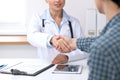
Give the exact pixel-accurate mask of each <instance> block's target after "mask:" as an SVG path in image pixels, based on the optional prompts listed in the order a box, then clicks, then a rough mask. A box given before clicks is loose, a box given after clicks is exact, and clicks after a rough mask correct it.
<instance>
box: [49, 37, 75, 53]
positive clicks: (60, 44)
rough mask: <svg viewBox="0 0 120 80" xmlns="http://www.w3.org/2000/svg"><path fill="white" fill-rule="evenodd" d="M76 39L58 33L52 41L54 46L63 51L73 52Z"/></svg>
mask: <svg viewBox="0 0 120 80" xmlns="http://www.w3.org/2000/svg"><path fill="white" fill-rule="evenodd" d="M75 41H76V39H74V38H72V39H71V38H69V37H67V36H63V35H56V36H53V37H52V38H51V40H50V42H51V43H52V44H53V46H54V48H55V49H56V50H58V51H60V52H61V53H68V52H71V51H72V50H73V49H75V48H76V46H75V45H76V42H75Z"/></svg>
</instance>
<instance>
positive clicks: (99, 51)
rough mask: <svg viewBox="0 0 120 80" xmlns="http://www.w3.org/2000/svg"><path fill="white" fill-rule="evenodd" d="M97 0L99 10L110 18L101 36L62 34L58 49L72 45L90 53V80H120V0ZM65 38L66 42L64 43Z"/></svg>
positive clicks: (63, 49)
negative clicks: (82, 36) (73, 36)
mask: <svg viewBox="0 0 120 80" xmlns="http://www.w3.org/2000/svg"><path fill="white" fill-rule="evenodd" d="M95 1H96V5H97V8H98V10H99V12H101V13H103V14H105V15H106V17H107V20H108V23H107V24H106V26H105V28H104V29H103V31H102V33H101V34H100V36H97V37H93V38H79V39H75V38H73V39H69V38H67V37H62V36H61V39H63V40H61V42H60V41H59V45H58V47H57V48H56V49H57V50H59V51H62V52H69V50H70V49H68V50H65V47H66V46H68V45H70V46H71V47H72V49H75V48H79V49H81V50H83V51H86V52H88V53H90V56H89V59H88V66H89V77H88V80H120V0H95ZM64 40H66V41H67V42H66V44H62V41H64ZM64 42H65V41H64ZM63 45H64V46H63Z"/></svg>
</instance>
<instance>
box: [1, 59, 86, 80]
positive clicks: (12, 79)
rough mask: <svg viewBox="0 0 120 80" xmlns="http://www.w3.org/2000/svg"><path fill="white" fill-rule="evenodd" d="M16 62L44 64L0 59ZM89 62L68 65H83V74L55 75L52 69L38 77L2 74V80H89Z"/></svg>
mask: <svg viewBox="0 0 120 80" xmlns="http://www.w3.org/2000/svg"><path fill="white" fill-rule="evenodd" d="M13 61H14V62H15V61H23V62H28V63H34V64H40V63H44V62H43V61H41V60H39V59H0V63H1V62H2V63H3V62H7V63H10V62H13ZM86 63H87V60H86V59H84V60H80V61H75V62H70V63H68V64H81V65H83V70H82V73H81V74H53V73H52V71H53V69H54V68H55V66H54V67H52V68H50V69H48V70H46V71H44V72H42V73H41V74H39V75H37V76H22V75H9V74H0V80H87V78H88V67H87V65H86Z"/></svg>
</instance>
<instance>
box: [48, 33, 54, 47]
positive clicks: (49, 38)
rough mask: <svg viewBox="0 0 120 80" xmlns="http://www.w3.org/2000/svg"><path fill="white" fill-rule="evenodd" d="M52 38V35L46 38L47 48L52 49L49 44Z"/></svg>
mask: <svg viewBox="0 0 120 80" xmlns="http://www.w3.org/2000/svg"><path fill="white" fill-rule="evenodd" d="M53 36H54V35H50V36H48V37H47V46H48V47H53V46H52V44H51V43H50V40H51V38H52V37H53Z"/></svg>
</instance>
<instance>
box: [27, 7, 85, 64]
mask: <svg viewBox="0 0 120 80" xmlns="http://www.w3.org/2000/svg"><path fill="white" fill-rule="evenodd" d="M42 19H45V21H44V25H45V27H43V26H42ZM68 20H69V21H70V22H71V24H72V29H73V35H74V37H75V38H78V37H83V33H82V29H81V27H80V23H79V21H78V20H77V19H75V18H73V17H71V16H68V15H67V14H66V13H65V11H64V10H63V18H62V22H61V25H60V26H59V27H60V28H59V27H58V25H57V24H56V22H55V21H54V20H53V19H52V17H51V15H50V12H49V9H47V10H45V12H44V13H43V14H42V15H40V14H36V15H34V17H33V18H32V20H31V23H30V26H29V29H28V33H27V40H28V41H29V43H31V44H32V45H33V46H35V47H37V49H38V55H39V57H40V59H43V60H45V61H47V62H49V63H51V61H52V60H53V59H54V58H55V57H56V56H57V55H58V54H59V53H60V52H59V51H57V50H56V49H55V48H53V47H52V45H51V44H50V43H49V41H50V39H51V37H52V36H53V35H66V36H69V37H71V33H70V28H69V25H68ZM65 55H68V57H69V60H68V61H73V60H78V59H84V58H86V57H87V53H85V52H83V51H80V50H79V49H76V50H74V51H72V52H70V53H66V54H65Z"/></svg>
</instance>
